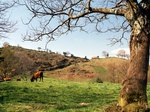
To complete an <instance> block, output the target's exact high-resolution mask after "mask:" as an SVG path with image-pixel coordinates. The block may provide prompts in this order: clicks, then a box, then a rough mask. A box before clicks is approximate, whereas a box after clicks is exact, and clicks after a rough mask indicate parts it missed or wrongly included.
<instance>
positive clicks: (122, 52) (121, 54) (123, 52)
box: [117, 49, 126, 58]
mask: <svg viewBox="0 0 150 112" xmlns="http://www.w3.org/2000/svg"><path fill="white" fill-rule="evenodd" d="M117 56H118V57H119V56H121V57H122V58H123V57H125V56H126V51H125V50H123V49H121V50H119V51H118V53H117Z"/></svg>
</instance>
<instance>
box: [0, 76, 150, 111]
mask: <svg viewBox="0 0 150 112" xmlns="http://www.w3.org/2000/svg"><path fill="white" fill-rule="evenodd" d="M0 85H1V86H0V112H3V111H8V112H9V111H12V112H13V111H14V112H16V111H20V112H25V111H39V112H61V111H63V112H101V111H102V110H103V107H104V106H107V105H109V104H111V103H113V102H117V100H118V96H119V91H120V84H112V83H102V84H99V83H89V82H69V81H63V80H54V79H49V78H45V80H44V82H34V83H31V82H26V81H21V82H17V81H12V82H1V83H0ZM148 87H149V86H148ZM148 93H150V91H149V89H148ZM148 97H150V96H149V95H148Z"/></svg>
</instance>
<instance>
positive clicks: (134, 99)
mask: <svg viewBox="0 0 150 112" xmlns="http://www.w3.org/2000/svg"><path fill="white" fill-rule="evenodd" d="M148 65H149V34H147V28H145V27H144V28H143V29H139V31H137V29H136V30H135V29H133V30H132V34H131V37H130V64H129V69H128V72H127V75H126V78H125V79H124V81H123V82H122V90H121V92H120V99H119V105H120V106H121V107H122V108H123V111H125V112H131V111H132V112H136V110H139V109H144V111H145V110H146V109H147V105H148V101H147V95H146V88H147V74H148Z"/></svg>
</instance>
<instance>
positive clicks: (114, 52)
mask: <svg viewBox="0 0 150 112" xmlns="http://www.w3.org/2000/svg"><path fill="white" fill-rule="evenodd" d="M119 50H124V51H125V52H126V54H130V50H129V48H118V49H114V50H112V51H111V54H112V55H116V54H117V53H118V51H119Z"/></svg>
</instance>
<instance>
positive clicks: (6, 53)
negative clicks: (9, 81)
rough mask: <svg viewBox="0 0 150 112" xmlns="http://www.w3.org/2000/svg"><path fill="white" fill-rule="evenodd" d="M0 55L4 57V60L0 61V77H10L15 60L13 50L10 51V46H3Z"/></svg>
mask: <svg viewBox="0 0 150 112" xmlns="http://www.w3.org/2000/svg"><path fill="white" fill-rule="evenodd" d="M1 55H2V57H4V61H3V62H1V63H0V72H1V74H0V77H1V78H4V77H11V76H12V75H13V74H12V73H13V71H14V69H15V65H16V61H17V59H16V58H15V56H14V52H13V51H11V49H10V47H4V48H3V50H2V52H1Z"/></svg>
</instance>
